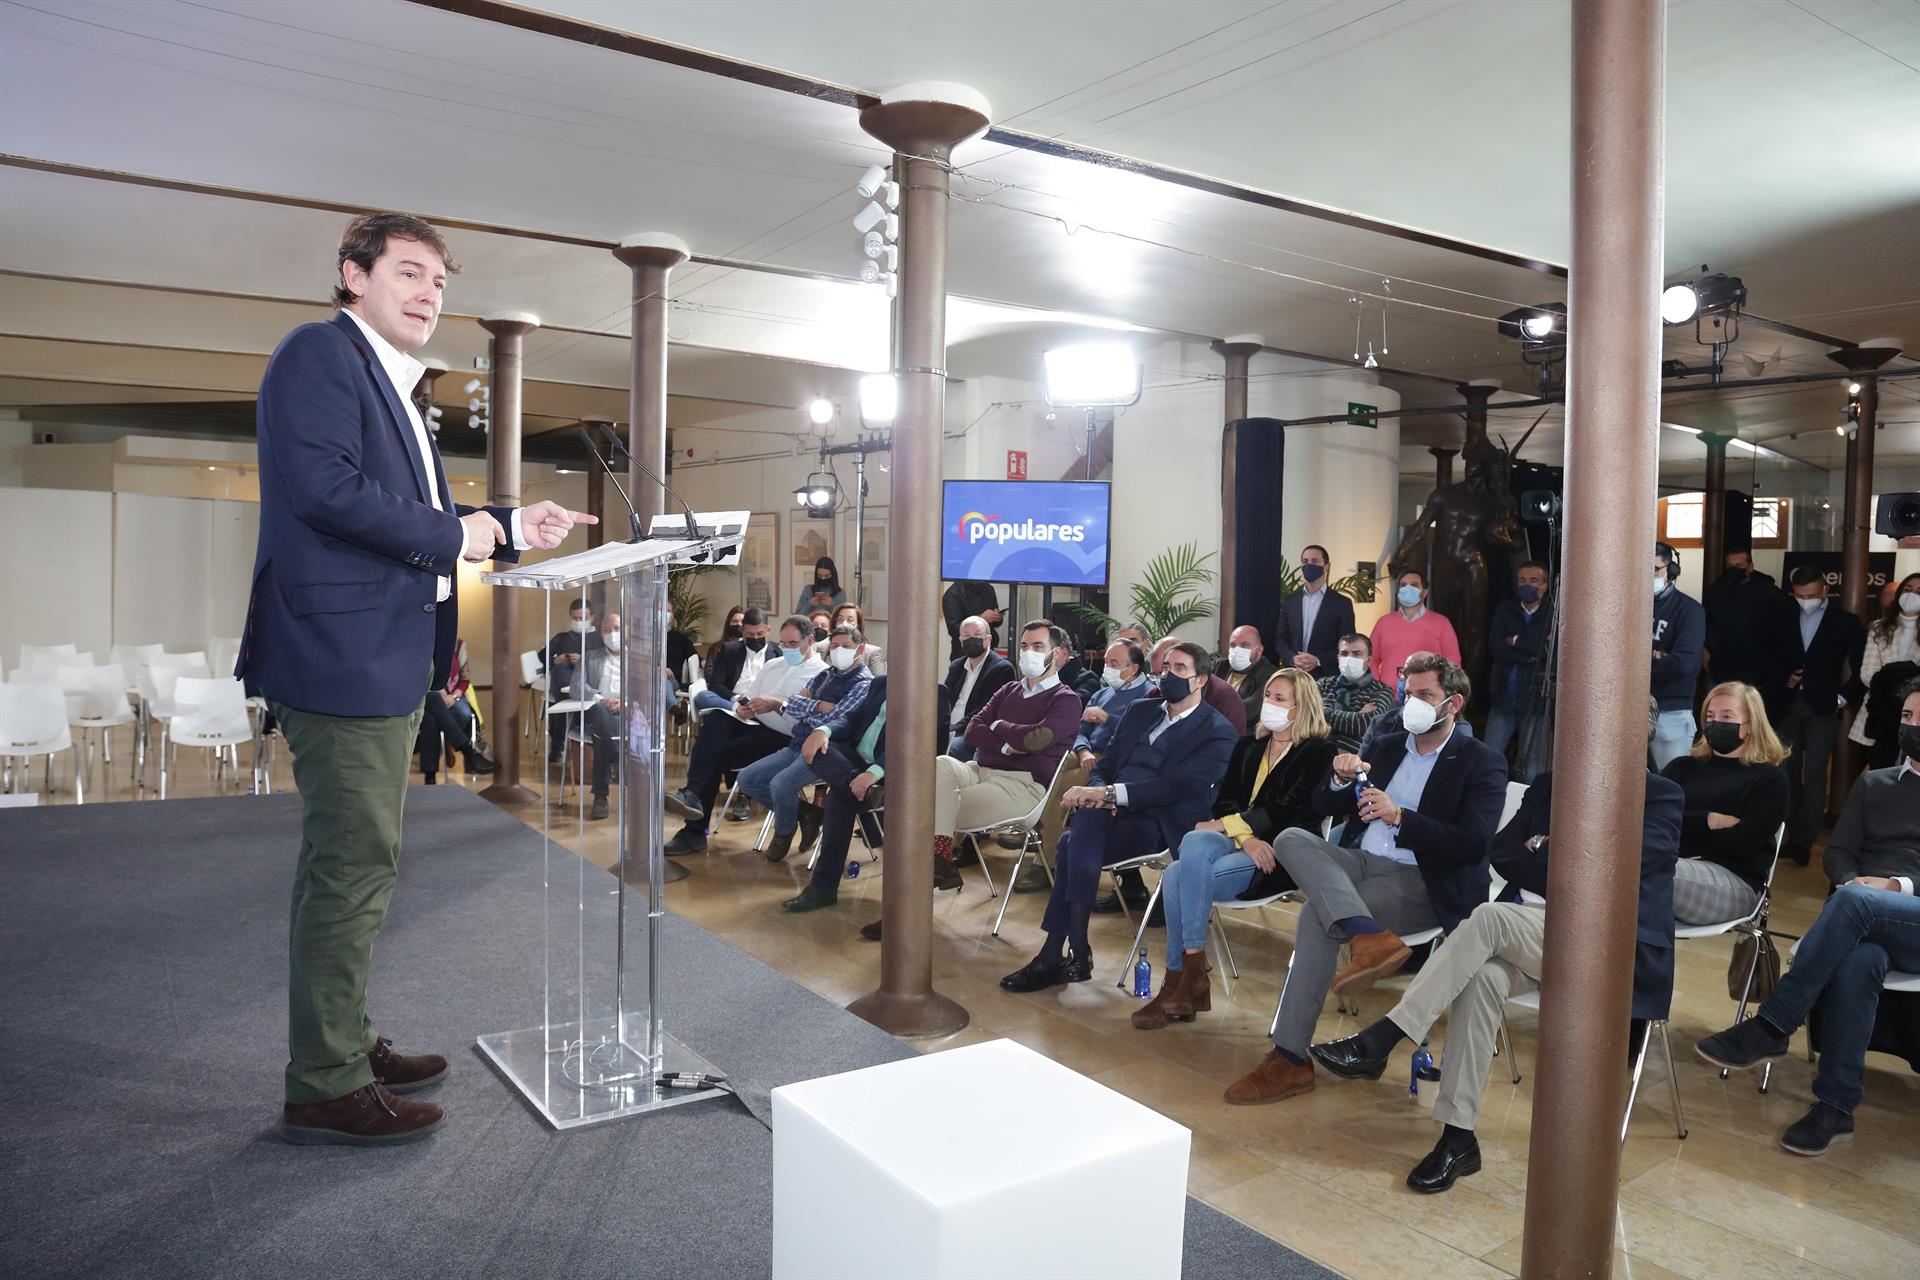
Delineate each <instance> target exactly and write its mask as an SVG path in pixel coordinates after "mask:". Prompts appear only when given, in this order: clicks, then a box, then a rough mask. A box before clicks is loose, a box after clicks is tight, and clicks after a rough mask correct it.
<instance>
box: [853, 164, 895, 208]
mask: <svg viewBox="0 0 1920 1280" xmlns="http://www.w3.org/2000/svg"><path fill="white" fill-rule="evenodd" d="M886 180H887V166H885V165H883V164H870V165H868V166H867V171H866V172H865V173H863V174H861V175H860V181H858V182H856V183H854V184H853V189H854V190H855V191H858V192H859V193H860V194H861V195H863V196H865V197H866V198H867V199H869V200H871V199H873V193H874V192H876V191H878V190H879V189H880V184H881V183H883V182H885V181H886Z"/></svg>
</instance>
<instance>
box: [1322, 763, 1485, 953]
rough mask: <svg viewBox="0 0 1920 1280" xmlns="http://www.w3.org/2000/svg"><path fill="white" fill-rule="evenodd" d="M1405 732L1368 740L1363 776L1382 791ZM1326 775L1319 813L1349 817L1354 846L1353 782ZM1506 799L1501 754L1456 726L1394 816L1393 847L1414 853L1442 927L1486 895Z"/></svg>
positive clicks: (1358, 825) (1347, 836)
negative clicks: (1420, 787)
mask: <svg viewBox="0 0 1920 1280" xmlns="http://www.w3.org/2000/svg"><path fill="white" fill-rule="evenodd" d="M1407 737H1408V735H1407V734H1406V732H1405V731H1404V730H1403V731H1402V732H1400V733H1396V734H1391V735H1385V736H1381V737H1378V738H1369V739H1368V740H1367V744H1366V749H1367V754H1366V757H1365V759H1366V762H1367V763H1368V764H1369V765H1372V766H1373V771H1372V773H1371V774H1369V775H1368V781H1370V782H1372V783H1373V785H1374V786H1376V787H1378V788H1380V790H1382V791H1385V790H1386V789H1387V783H1389V782H1391V781H1392V780H1393V775H1394V774H1395V773H1397V772H1398V771H1399V769H1400V764H1401V762H1402V761H1404V760H1405V759H1406V758H1407ZM1333 781H1334V779H1333V774H1332V773H1331V772H1329V773H1328V774H1327V776H1326V778H1325V779H1323V780H1322V781H1321V783H1320V786H1319V788H1318V789H1317V790H1316V791H1315V792H1314V794H1313V807H1314V810H1315V811H1316V812H1318V813H1325V814H1332V815H1333V816H1334V817H1337V818H1352V819H1353V821H1351V822H1348V823H1347V824H1346V825H1345V827H1344V828H1343V829H1342V830H1341V833H1340V844H1341V846H1342V847H1343V848H1348V849H1358V848H1359V847H1360V836H1361V834H1362V833H1363V832H1364V831H1365V829H1366V825H1367V824H1366V823H1364V822H1361V821H1360V820H1359V819H1358V817H1357V816H1356V815H1357V813H1358V806H1359V788H1358V787H1339V788H1336V787H1335V786H1334V785H1333ZM1506 803H1507V758H1506V757H1505V756H1503V755H1501V754H1500V753H1499V752H1498V751H1495V750H1494V749H1493V748H1492V747H1489V746H1488V745H1487V744H1486V743H1484V742H1481V741H1480V740H1479V739H1477V738H1474V737H1472V736H1471V735H1468V734H1464V733H1461V732H1460V731H1459V728H1458V726H1456V727H1455V730H1454V734H1453V736H1452V737H1450V738H1448V739H1447V744H1446V745H1445V746H1444V747H1441V748H1440V759H1439V760H1438V761H1437V762H1436V763H1435V764H1434V766H1433V773H1432V774H1431V775H1430V776H1429V777H1428V778H1427V786H1426V790H1425V791H1423V792H1421V794H1420V807H1419V808H1418V809H1417V810H1415V809H1408V810H1407V811H1406V812H1405V813H1404V814H1402V815H1401V818H1400V834H1399V841H1398V843H1399V845H1400V847H1401V848H1402V849H1406V850H1408V851H1409V852H1411V853H1412V854H1413V861H1414V864H1415V865H1416V866H1418V867H1419V868H1420V878H1421V879H1422V880H1424V881H1425V882H1426V885H1427V899H1428V901H1429V902H1431V903H1432V904H1433V913H1434V915H1435V916H1437V917H1439V920H1440V923H1441V925H1442V926H1443V927H1445V928H1447V929H1449V930H1451V929H1453V928H1455V927H1456V926H1458V925H1459V923H1460V922H1461V921H1462V920H1465V919H1466V918H1467V917H1468V916H1470V915H1472V914H1473V909H1474V908H1475V907H1477V906H1479V905H1480V904H1481V903H1483V902H1485V901H1486V900H1487V890H1488V888H1489V887H1490V886H1491V885H1492V884H1493V877H1491V876H1490V875H1488V874H1487V853H1488V851H1489V850H1490V849H1492V847H1493V833H1494V830H1495V828H1497V827H1498V826H1499V825H1500V810H1501V809H1502V808H1504V807H1505V806H1506Z"/></svg>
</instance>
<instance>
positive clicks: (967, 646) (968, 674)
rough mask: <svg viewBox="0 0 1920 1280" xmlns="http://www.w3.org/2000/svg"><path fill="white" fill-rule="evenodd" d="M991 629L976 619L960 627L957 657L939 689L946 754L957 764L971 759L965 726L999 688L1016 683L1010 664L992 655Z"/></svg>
mask: <svg viewBox="0 0 1920 1280" xmlns="http://www.w3.org/2000/svg"><path fill="white" fill-rule="evenodd" d="M991 636H992V628H991V627H989V626H988V625H987V620H986V619H985V618H981V617H978V616H975V617H971V618H967V619H965V620H964V621H962V622H961V624H960V651H961V652H960V656H959V657H957V658H955V659H954V660H953V661H952V662H951V663H949V664H948V666H947V678H946V679H945V680H944V681H943V682H942V684H941V687H942V688H944V689H945V690H946V691H947V706H948V707H949V708H950V710H949V711H948V713H947V732H948V734H949V737H950V745H949V746H948V747H947V754H948V755H950V756H952V757H953V758H954V759H956V760H971V759H973V748H972V747H971V746H969V745H968V743H967V741H966V738H965V737H964V736H963V735H964V734H965V732H966V728H967V725H968V724H969V723H970V722H971V721H972V720H973V718H974V716H976V715H978V714H979V712H980V708H982V707H984V706H986V705H987V699H988V698H991V697H992V696H993V695H994V694H996V693H998V692H999V691H1000V686H1001V685H1004V684H1010V683H1012V682H1013V681H1014V680H1017V679H1019V672H1017V671H1015V670H1014V669H1013V664H1012V663H1011V662H1008V661H1007V660H1006V659H1005V658H1003V657H1001V656H1000V655H999V654H997V653H995V652H994V651H993V647H992V640H991Z"/></svg>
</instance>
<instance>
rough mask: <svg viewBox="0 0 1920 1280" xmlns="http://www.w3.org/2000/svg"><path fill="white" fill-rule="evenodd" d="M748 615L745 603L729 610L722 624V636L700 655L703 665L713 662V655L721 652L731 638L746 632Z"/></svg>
mask: <svg viewBox="0 0 1920 1280" xmlns="http://www.w3.org/2000/svg"><path fill="white" fill-rule="evenodd" d="M746 616H747V607H746V606H745V605H743V604H737V605H735V606H733V608H731V609H729V610H727V620H726V621H725V622H723V623H721V624H720V638H719V639H717V640H715V641H713V642H712V643H711V644H709V645H708V646H707V647H706V651H705V652H704V653H702V654H701V655H700V657H701V662H702V665H705V664H706V663H708V662H712V661H713V655H715V654H716V653H719V652H720V648H721V646H722V645H724V644H726V643H727V642H728V641H729V640H738V639H739V638H740V637H741V636H742V635H744V634H745V622H746Z"/></svg>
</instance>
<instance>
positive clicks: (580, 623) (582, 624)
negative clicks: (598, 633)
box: [573, 618, 593, 636]
mask: <svg viewBox="0 0 1920 1280" xmlns="http://www.w3.org/2000/svg"><path fill="white" fill-rule="evenodd" d="M591 630H593V623H592V622H590V621H588V620H587V619H585V618H575V619H574V620H573V633H574V634H575V635H579V636H583V635H585V634H587V632H589V631H591Z"/></svg>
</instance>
